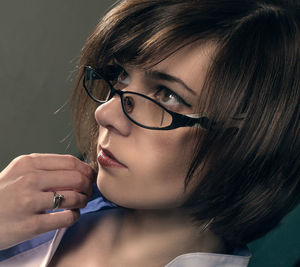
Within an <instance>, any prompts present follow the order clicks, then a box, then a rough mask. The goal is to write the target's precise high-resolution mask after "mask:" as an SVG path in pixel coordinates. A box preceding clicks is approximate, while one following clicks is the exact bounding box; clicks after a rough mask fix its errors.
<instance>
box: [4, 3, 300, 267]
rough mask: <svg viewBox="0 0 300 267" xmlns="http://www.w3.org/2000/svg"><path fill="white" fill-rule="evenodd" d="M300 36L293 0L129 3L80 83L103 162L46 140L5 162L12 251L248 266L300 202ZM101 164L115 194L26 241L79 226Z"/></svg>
mask: <svg viewBox="0 0 300 267" xmlns="http://www.w3.org/2000/svg"><path fill="white" fill-rule="evenodd" d="M299 42H300V17H299V5H297V4H296V3H294V2H292V1H267V0H264V1H257V0H256V1H254V0H253V1H246V2H245V1H242V0H240V1H238V0H236V1H219V0H218V1H213V0H210V1H203V0H201V1H179V0H164V1H161V0H151V1H150V0H131V1H121V2H120V3H119V4H118V5H116V6H115V7H114V8H113V9H112V10H111V11H110V12H109V13H108V14H107V15H106V16H105V17H104V18H103V19H102V20H101V21H100V23H99V25H98V27H97V28H96V29H95V31H94V33H93V34H92V35H91V37H90V38H89V40H88V41H87V43H86V45H85V46H84V48H83V51H82V57H81V61H80V72H79V74H78V82H77V86H76V87H75V89H74V94H73V111H74V118H75V125H76V129H77V133H78V142H79V146H80V149H81V151H82V153H83V155H84V157H85V158H86V162H88V163H89V165H90V166H91V167H92V168H91V167H89V166H88V165H87V164H85V163H82V162H80V161H79V160H76V159H74V158H72V157H70V156H63V155H40V154H34V155H27V156H22V157H20V158H18V159H15V160H14V161H13V162H12V163H11V164H10V165H9V166H8V167H7V168H6V169H5V170H4V171H3V172H2V173H1V183H2V184H3V186H2V187H1V188H2V191H3V192H2V196H1V197H3V199H5V200H6V202H7V203H8V204H7V205H8V207H6V210H5V211H3V212H2V214H4V215H5V216H3V215H2V214H1V215H2V216H1V218H4V219H1V220H2V225H1V234H2V237H3V236H4V238H3V241H1V248H2V249H6V250H4V252H3V255H5V256H4V257H5V259H4V260H3V261H2V263H3V264H6V265H5V266H16V262H17V263H18V264H19V262H20V261H21V262H22V264H23V266H24V265H25V263H26V262H28V264H31V265H30V266H34V265H32V264H33V262H34V263H36V264H38V265H37V266H39V265H40V266H46V265H48V266H71V265H72V266H77V265H78V266H81V265H82V263H83V262H84V264H85V265H86V266H172V267H173V266H246V265H247V263H248V261H249V252H248V251H247V249H246V248H245V247H243V245H244V244H246V243H247V242H250V241H252V240H254V239H256V238H258V237H260V236H262V235H264V234H265V233H266V232H268V231H269V230H270V229H272V228H274V227H275V226H276V225H277V224H278V223H279V221H280V220H281V218H282V217H283V216H284V215H285V214H286V213H288V212H289V211H290V210H291V209H292V208H293V207H295V205H297V203H298V202H299V186H300V185H299V176H300V174H299V172H300V170H299V151H300V149H299V140H300V138H299V98H300V78H299V77H300V75H299V73H300V71H299V70H300V61H299V58H300V48H299ZM93 173H96V174H97V175H96V176H97V178H96V184H97V190H98V189H99V191H100V192H101V194H102V196H103V197H101V196H99V195H98V192H97V190H94V194H93V196H92V199H91V201H90V202H89V203H88V205H87V207H86V208H85V209H82V210H81V214H82V216H81V217H80V220H79V221H78V222H77V223H76V224H74V226H72V227H70V228H68V229H67V230H66V229H64V230H58V231H57V232H56V234H55V236H54V237H53V232H52V233H51V234H49V233H47V234H44V235H43V238H44V239H45V240H44V241H41V239H42V238H40V237H39V238H35V239H33V240H31V241H27V242H25V243H23V244H20V245H16V244H18V243H20V242H22V241H24V240H27V239H30V238H32V237H33V236H34V235H36V234H40V233H43V232H46V231H49V230H52V229H56V228H62V227H68V226H70V225H71V224H73V223H74V222H75V221H76V220H77V219H78V217H79V213H78V210H77V209H78V208H82V207H83V206H85V205H86V202H87V200H88V198H89V196H90V195H91V184H92V180H93V178H92V177H93ZM20 188H21V189H22V191H21V189H20ZM13 194H15V195H16V196H19V198H18V199H19V202H18V200H15V199H14V198H11V197H10V196H11V195H13ZM112 203H114V204H112ZM58 207H60V208H63V209H66V210H65V211H60V212H56V213H51V214H43V212H44V211H45V210H46V209H51V208H53V209H56V208H58ZM16 208H17V209H18V210H16ZM104 209H105V210H104ZM100 210H101V212H99V211H100ZM16 211H17V212H16ZM4 212H6V213H4ZM8 223H10V225H14V226H15V227H13V229H12V230H10V229H11V228H9V230H8V229H7V228H8V227H7V225H8ZM18 231H20V232H18ZM46 235H47V236H46ZM36 243H38V245H37V244H36ZM41 244H42V245H41ZM28 247H30V249H28ZM32 247H34V249H31V248H32ZM20 248H21V249H20ZM17 249H19V250H21V253H19V252H17V253H16V252H15V251H16V250H17ZM37 251H38V252H37ZM5 253H6V254H5ZM18 253H19V254H18ZM8 254H9V255H10V256H7V255H8ZM18 260H19V262H18ZM9 264H11V265H9ZM12 264H15V265H12ZM0 266H1V263H0ZM3 266H4V265H3ZM20 266H22V265H20Z"/></svg>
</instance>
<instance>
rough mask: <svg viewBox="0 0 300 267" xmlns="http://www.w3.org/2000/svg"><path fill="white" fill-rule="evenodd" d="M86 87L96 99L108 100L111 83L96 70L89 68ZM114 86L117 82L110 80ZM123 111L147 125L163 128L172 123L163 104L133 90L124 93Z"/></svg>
mask: <svg viewBox="0 0 300 267" xmlns="http://www.w3.org/2000/svg"><path fill="white" fill-rule="evenodd" d="M85 75H86V76H85V87H86V88H87V90H88V91H89V93H90V95H92V96H93V97H94V98H95V99H97V100H99V101H103V102H106V101H107V100H108V98H109V96H110V91H111V89H110V85H109V84H108V83H107V82H106V81H105V80H104V79H103V78H102V77H101V76H100V75H99V74H98V73H97V72H95V71H93V70H92V69H89V70H88V71H86V74H85ZM109 82H111V84H113V85H114V87H115V88H116V87H117V83H116V81H114V80H111V81H109ZM122 107H123V111H124V112H125V113H126V114H127V116H128V117H130V118H131V119H132V120H133V121H135V122H137V123H139V124H141V125H144V126H146V127H155V128H163V127H167V126H169V125H171V123H172V120H173V118H172V116H171V114H169V113H168V112H167V111H166V110H164V109H163V108H162V107H161V106H159V105H157V104H156V103H154V102H152V101H151V100H149V99H147V98H146V97H143V96H142V95H138V94H135V93H133V92H124V93H123V94H122Z"/></svg>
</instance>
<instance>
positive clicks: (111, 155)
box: [100, 147, 127, 167]
mask: <svg viewBox="0 0 300 267" xmlns="http://www.w3.org/2000/svg"><path fill="white" fill-rule="evenodd" d="M101 150H102V151H103V152H104V153H105V154H106V155H108V156H109V157H110V158H112V159H113V160H115V161H117V162H118V163H120V164H121V165H123V166H125V167H127V166H126V165H125V164H123V163H122V162H120V161H119V160H118V159H117V158H116V157H115V156H114V154H113V153H111V152H110V151H109V150H108V149H106V148H103V147H100V151H101Z"/></svg>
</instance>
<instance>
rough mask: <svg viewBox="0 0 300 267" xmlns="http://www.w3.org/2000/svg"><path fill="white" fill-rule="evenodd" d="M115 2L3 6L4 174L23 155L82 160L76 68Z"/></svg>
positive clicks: (0, 135) (69, 0) (0, 118)
mask: <svg viewBox="0 0 300 267" xmlns="http://www.w3.org/2000/svg"><path fill="white" fill-rule="evenodd" d="M113 2H115V1H113V0H110V1H109V0H102V1H101V0H100V1H99V0H88V1H83V0H63V1H61V0H60V1H59V0H51V1H50V0H44V1H42V0H26V1H22V0H9V1H1V2H0V92H1V93H0V140H1V141H0V170H2V169H3V168H4V167H5V166H6V165H7V164H8V163H9V162H10V161H11V160H12V159H13V158H15V157H16V156H18V155H21V154H27V153H32V152H41V153H68V154H75V155H77V154H78V153H77V149H76V144H75V141H74V140H75V139H74V134H73V128H72V123H71V122H70V115H69V105H68V99H69V96H70V92H71V88H72V85H73V79H74V68H75V66H76V63H77V62H78V58H79V55H80V51H81V47H82V45H83V44H84V43H85V41H86V39H87V38H88V36H89V34H90V33H91V32H92V30H93V29H94V27H95V26H96V25H97V22H98V20H99V18H100V17H101V16H102V15H103V14H104V13H105V11H106V10H107V9H108V7H109V6H110V5H112V3H113ZM63 106H64V107H63ZM61 107H63V108H61ZM58 109H60V111H59V112H58V113H56V114H55V112H56V111H57V110H58ZM67 136H69V137H68V138H66V137H67Z"/></svg>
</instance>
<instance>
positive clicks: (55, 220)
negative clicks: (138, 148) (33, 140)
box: [0, 154, 93, 249]
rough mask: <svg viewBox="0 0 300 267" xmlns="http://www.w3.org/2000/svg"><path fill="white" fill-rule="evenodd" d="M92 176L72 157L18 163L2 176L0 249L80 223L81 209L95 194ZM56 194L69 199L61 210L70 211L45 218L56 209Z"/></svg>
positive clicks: (43, 157) (27, 157) (30, 157)
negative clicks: (54, 196)
mask: <svg viewBox="0 0 300 267" xmlns="http://www.w3.org/2000/svg"><path fill="white" fill-rule="evenodd" d="M92 176H93V170H92V169H91V167H90V166H88V165H87V164H85V163H83V162H81V161H80V160H78V159H77V158H75V157H73V156H70V155H55V154H30V155H23V156H20V157H18V158H16V159H14V160H13V161H12V162H11V163H10V164H9V165H8V166H7V167H6V168H5V169H4V170H3V171H2V172H1V173H0V202H1V203H2V204H3V203H5V205H1V207H0V236H1V239H0V249H6V248H9V247H11V246H13V245H16V244H18V243H20V242H22V241H25V240H27V239H31V238H33V237H34V236H36V235H38V234H41V233H44V232H47V231H50V230H54V229H57V228H62V227H68V226H70V225H72V224H73V223H74V222H76V221H77V220H78V219H79V217H80V213H79V210H78V209H79V208H82V207H85V205H86V203H87V201H88V198H89V196H90V195H91V193H92V180H93V179H92ZM53 191H56V192H57V193H59V194H63V195H64V196H65V198H64V199H63V201H62V202H61V205H60V208H63V209H66V210H64V211H60V212H56V213H53V214H45V210H47V209H49V210H50V209H52V207H53ZM14 196H15V197H14ZM24 229H26V230H24Z"/></svg>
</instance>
